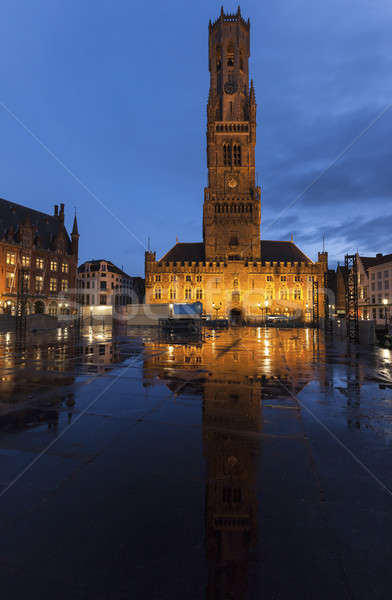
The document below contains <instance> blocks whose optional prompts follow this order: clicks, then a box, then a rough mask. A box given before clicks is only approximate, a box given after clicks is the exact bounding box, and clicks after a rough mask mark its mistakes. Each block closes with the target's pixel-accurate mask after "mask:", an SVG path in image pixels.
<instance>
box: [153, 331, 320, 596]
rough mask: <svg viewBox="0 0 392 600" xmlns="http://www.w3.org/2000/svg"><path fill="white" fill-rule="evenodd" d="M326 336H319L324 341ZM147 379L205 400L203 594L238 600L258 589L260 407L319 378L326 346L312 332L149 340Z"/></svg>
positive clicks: (284, 399)
mask: <svg viewBox="0 0 392 600" xmlns="http://www.w3.org/2000/svg"><path fill="white" fill-rule="evenodd" d="M321 339H322V338H321ZM145 346H146V354H147V355H149V356H150V358H148V359H147V360H146V361H145V363H144V375H145V379H146V382H150V383H151V382H152V381H153V380H160V381H162V382H164V383H165V384H166V385H167V386H168V387H169V388H170V389H171V390H173V391H174V392H177V393H181V394H183V393H191V394H194V395H200V396H201V397H202V398H203V412H202V427H203V450H204V456H205V460H206V495H205V543H206V556H207V560H208V586H207V592H206V597H207V598H208V600H210V599H212V598H214V600H215V599H222V600H223V599H228V598H232V599H235V600H237V599H241V600H246V598H249V597H250V594H251V590H253V587H254V585H253V577H254V576H253V569H252V565H253V564H254V562H253V561H254V558H255V556H256V550H257V548H256V541H257V537H258V536H257V531H258V524H257V508H258V504H259V503H260V502H261V501H262V496H261V495H262V490H261V491H260V490H258V491H257V477H258V473H259V462H260V460H259V456H260V453H261V451H262V437H261V431H262V406H263V404H264V403H265V404H267V405H271V404H273V405H279V403H281V405H288V404H289V403H290V405H292V406H293V407H294V408H295V395H296V394H297V393H298V392H299V391H300V390H301V389H302V388H303V387H304V386H305V385H306V383H308V382H309V381H310V380H311V379H312V378H314V376H315V365H314V360H315V357H322V354H323V352H324V345H323V343H321V342H320V337H319V336H314V335H313V331H312V330H299V331H298V330H296V331H293V330H291V331H289V330H286V331H284V332H278V331H277V330H271V329H266V330H265V329H264V328H263V329H262V328H254V329H250V330H246V329H241V331H240V333H239V334H237V333H233V332H231V331H225V332H221V333H219V334H218V335H217V337H215V334H214V332H212V334H211V337H210V338H207V339H206V341H205V343H203V344H202V345H181V344H163V343H160V344H154V343H148V344H146V345H145Z"/></svg>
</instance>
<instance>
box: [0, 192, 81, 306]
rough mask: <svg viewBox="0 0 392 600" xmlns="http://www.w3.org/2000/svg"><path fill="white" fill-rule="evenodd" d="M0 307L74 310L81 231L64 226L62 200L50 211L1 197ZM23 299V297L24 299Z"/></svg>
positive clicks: (75, 227) (75, 225)
mask: <svg viewBox="0 0 392 600" xmlns="http://www.w3.org/2000/svg"><path fill="white" fill-rule="evenodd" d="M0 230H1V231H0V308H1V309H2V312H6V313H10V314H15V313H16V311H17V306H21V305H22V304H23V307H24V308H23V310H25V311H26V313H27V314H29V313H50V314H52V315H56V314H60V313H63V314H68V313H71V312H72V311H73V310H74V305H75V299H76V298H75V287H76V272H77V265H78V246H79V232H78V225H77V220H76V216H75V218H74V223H73V229H72V233H71V235H69V234H68V232H67V230H66V228H65V226H64V204H60V207H59V206H58V205H55V207H54V215H48V214H45V213H42V212H38V211H37V210H33V209H31V208H28V207H26V206H22V205H20V204H15V203H14V202H9V201H7V200H3V199H0ZM22 298H23V301H22Z"/></svg>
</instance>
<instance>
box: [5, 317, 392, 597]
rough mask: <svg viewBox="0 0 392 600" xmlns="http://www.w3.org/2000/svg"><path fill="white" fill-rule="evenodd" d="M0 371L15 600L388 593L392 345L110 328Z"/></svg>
mask: <svg viewBox="0 0 392 600" xmlns="http://www.w3.org/2000/svg"><path fill="white" fill-rule="evenodd" d="M0 371H1V374H0V377H1V379H0V506H1V521H0V528H1V529H0V581H1V589H2V597H4V598H6V599H7V600H8V599H12V598H24V597H28V598H31V599H35V598H37V599H38V598H39V599H46V598H51V599H52V598H56V599H57V598H60V599H63V598H64V599H73V598H75V599H78V598H94V599H113V600H114V599H126V598H131V599H139V598H143V599H148V600H149V599H151V600H166V599H169V598H170V599H172V598H186V599H198V598H201V599H206V600H210V599H214V600H216V599H222V600H224V599H225V600H227V599H234V600H237V599H238V600H240V599H241V600H247V599H252V600H253V599H256V598H257V599H258V598H269V599H291V598H301V599H316V598H317V599H318V598H321V599H324V598H325V599H327V598H328V599H329V598H339V599H340V598H342V599H343V598H348V599H357V598H358V599H360V600H362V599H363V600H365V599H368V598H372V599H384V598H389V597H390V588H391V583H392V575H391V568H390V564H391V560H392V470H391V464H392V461H391V447H392V374H391V352H390V351H389V350H385V349H382V348H377V347H373V348H369V347H365V346H360V347H359V346H349V345H347V343H346V342H345V341H344V340H343V341H342V340H337V339H333V338H331V337H325V336H324V335H323V333H322V332H319V331H317V330H313V329H278V328H273V329H266V328H258V327H252V328H232V329H228V330H224V331H211V330H206V331H205V332H204V334H203V338H202V339H200V340H178V339H170V340H167V339H166V340H163V339H161V338H160V337H159V335H158V332H157V331H156V330H154V329H141V328H139V329H136V328H135V329H133V330H132V329H129V328H128V330H113V331H112V329H111V328H109V327H107V326H106V327H105V326H102V327H94V328H92V327H87V328H85V329H83V330H82V331H79V332H78V331H73V330H72V329H59V330H56V331H55V332H51V333H47V334H45V335H40V334H38V333H35V334H34V333H31V334H27V335H26V337H24V338H23V339H22V338H16V337H15V336H14V335H13V334H4V335H2V337H1V338H0Z"/></svg>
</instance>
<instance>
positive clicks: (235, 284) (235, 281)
mask: <svg viewBox="0 0 392 600" xmlns="http://www.w3.org/2000/svg"><path fill="white" fill-rule="evenodd" d="M233 287H234V288H238V277H234V280H233Z"/></svg>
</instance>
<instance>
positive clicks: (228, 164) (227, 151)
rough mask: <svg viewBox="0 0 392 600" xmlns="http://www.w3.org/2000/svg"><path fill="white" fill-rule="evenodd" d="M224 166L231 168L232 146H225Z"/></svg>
mask: <svg viewBox="0 0 392 600" xmlns="http://www.w3.org/2000/svg"><path fill="white" fill-rule="evenodd" d="M223 164H224V165H225V166H226V167H231V145H230V144H224V145H223Z"/></svg>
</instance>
